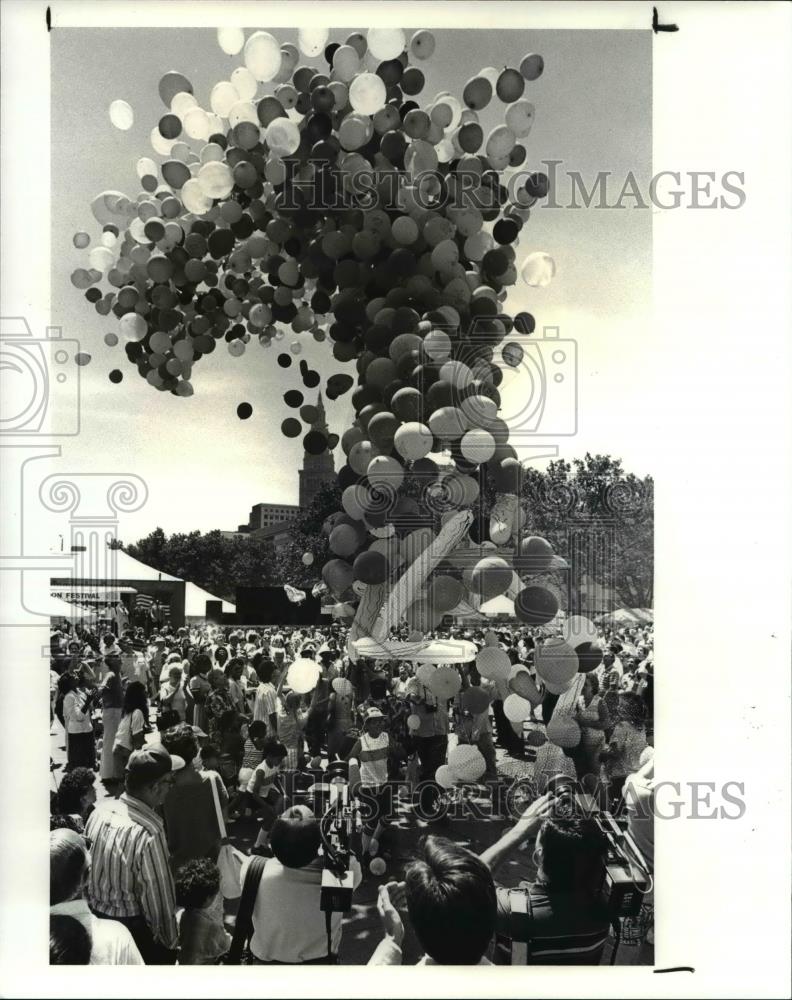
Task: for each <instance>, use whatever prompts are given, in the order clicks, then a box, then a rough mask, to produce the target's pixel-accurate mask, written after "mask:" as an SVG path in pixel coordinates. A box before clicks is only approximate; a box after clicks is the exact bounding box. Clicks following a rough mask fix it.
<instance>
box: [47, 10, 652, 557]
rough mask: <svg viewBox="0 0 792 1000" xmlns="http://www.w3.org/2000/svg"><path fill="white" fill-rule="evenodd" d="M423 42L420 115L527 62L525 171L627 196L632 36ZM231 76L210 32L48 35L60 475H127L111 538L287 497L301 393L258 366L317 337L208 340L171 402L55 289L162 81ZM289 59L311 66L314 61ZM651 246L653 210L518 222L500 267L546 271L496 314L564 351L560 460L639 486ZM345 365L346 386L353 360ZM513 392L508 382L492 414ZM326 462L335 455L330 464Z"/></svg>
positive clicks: (634, 84) (643, 47) (634, 70)
mask: <svg viewBox="0 0 792 1000" xmlns="http://www.w3.org/2000/svg"><path fill="white" fill-rule="evenodd" d="M264 27H265V26H264ZM418 27H420V25H419V26H418ZM351 30H353V28H352V27H350V28H344V29H342V30H340V31H332V30H331V35H330V37H331V40H334V41H343V40H344V39H345V38H346V37H347V35H348V34H349V32H350V31H351ZM360 30H363V31H365V26H361V28H360ZM406 30H407V31H408V33H410V32H411V31H412V30H414V29H413V28H408V29H406ZM273 33H274V34H275V35H276V37H278V39H279V40H280V41H281V42H285V41H295V40H296V30H294V29H292V30H280V29H273ZM435 36H436V39H437V47H436V51H435V54H434V56H433V57H432V59H430V60H428V61H426V62H424V63H422V64H421V69H422V70H423V71H424V72H425V75H426V81H427V82H426V86H425V88H424V91H423V92H422V94H421V95H420V96H419V100H420V101H421V102H422V103H423V102H428V101H429V100H430V99H431V98H432V96H433V95H434V94H435V93H437V92H438V91H441V90H448V91H450V92H451V93H453V94H456V95H458V96H461V92H462V89H463V87H464V84H465V82H466V81H467V80H468V79H469V78H470V77H471V76H473V75H475V73H476V72H478V70H479V69H481V68H482V67H485V66H496V67H501V66H503V65H519V62H520V60H521V58H522V57H523V56H524V55H525V54H526V53H527V52H529V51H535V52H539V53H541V54H542V56H543V57H544V59H545V71H544V74H543V76H542V77H541V78H540V79H539V80H538V81H536V82H534V83H531V84H529V85H528V87H529V90H528V92H527V93H526V96H528V97H529V99H530V100H532V101H533V102H534V104H535V105H536V121H535V124H534V127H533V130H532V132H531V134H530V136H529V137H528V139H527V141H526V145H527V148H528V159H527V161H526V166H527V167H528V168H540V169H541V164H542V161H544V160H561V161H562V166H561V167H558V168H557V169H558V171H559V172H560V171H564V170H571V171H577V172H579V173H580V174H581V175H582V176H583V178H584V179H587V180H588V182H589V186H590V184H591V183H593V181H594V178H595V177H596V175H597V173H598V172H599V171H611V172H612V174H613V176H614V178H617V179H623V178H625V177H626V176H627V174H628V173H630V172H632V174H633V175H634V176H635V177H636V178H637V179H638V180H639V183H640V184H641V187H642V189H645V188H646V186H647V185H648V181H649V178H650V176H651V171H652V165H651V156H652V134H651V108H652V90H651V85H652V80H651V75H652V74H651V58H652V55H651V33H650V32H636V31H548V30H544V31H530V32H529V31H504V30H500V29H499V30H492V31H490V30H482V31H476V30H458V31H453V30H437V31H435ZM241 62H242V60H241V56H236V57H230V56H226V55H225V54H224V53H223V52H222V51H221V49H220V48H219V46H218V44H217V41H216V35H215V32H214V30H212V29H184V30H181V29H175V28H174V29H166V28H162V29H157V28H141V29H83V28H64V29H59V30H58V31H57V32H53V34H52V63H51V66H52V106H51V107H52V234H51V235H52V287H51V300H52V323H53V324H55V325H59V326H62V327H63V328H64V335H65V336H66V337H74V338H76V339H78V340H79V341H80V345H81V349H82V350H84V351H87V352H88V353H90V354H91V355H92V362H91V364H90V365H88V366H87V367H85V368H83V369H81V378H82V410H81V420H82V422H81V432H80V435H79V436H78V437H76V438H74V439H65V440H64V444H63V461H64V464H65V466H67V467H68V468H70V469H71V470H73V471H75V472H81V471H99V470H102V471H108V472H128V473H134V474H137V475H139V476H141V477H142V478H143V479H144V480H145V481H146V483H147V485H148V489H149V499H148V502H147V503H146V505H145V506H144V507H143V508H142V509H141V510H140V511H139V512H137V513H135V514H130V515H128V516H125V518H124V519H123V522H122V526H121V531H122V536H123V537H124V540H125V541H128V542H129V541H133V540H135V539H137V538H138V537H141V536H144V535H146V534H148V533H149V532H150V531H151V530H153V528H155V527H157V526H161V527H162V528H163V529H164V530H165V531H166V532H168V533H169V534H170V533H172V532H174V531H190V530H194V529H199V530H202V531H208V530H211V529H213V528H220V529H224V530H232V529H234V528H235V527H236V526H237V525H238V524H241V523H243V522H244V521H245V519H246V517H247V514H248V512H249V510H250V508H251V507H252V506H253V505H254V504H256V503H262V502H264V503H296V502H297V496H298V493H297V483H298V475H297V470H298V469H299V467H300V464H301V461H302V442H301V438H297V439H287V438H285V437H283V436H282V434H281V433H280V424H281V421H282V420H283V419H284V418H285V417H286V416H288V415H289V413H290V411H289V410H288V407H287V406H286V404H285V403H284V402H283V399H282V396H283V393H284V392H285V391H286V390H287V389H290V388H302V383H301V380H300V376H299V371H298V368H297V361H298V360H299V359H295V364H294V365H293V366H292V368H290V369H288V370H286V371H284V370H283V369H281V368H279V367H278V366H277V365H276V363H275V358H276V355H277V354H278V353H280V351H281V350H288V347H289V345H290V344H291V343H292V342H293V341H295V340H299V342H300V344H301V345H302V353H301V355H300V358H305V359H306V360H307V361H308V363H309V364H310V365H311V366H312V367H316V368H317V369H318V370H319V371H320V372H321V371H322V370H323V368H322V359H323V358H326V357H328V356H329V347H328V344H327V343H324V344H316V343H315V342H314V341H313V340H312V338H310V336H308V335H299V336H298V335H294V334H293V333H291V331H288V332H285V336H284V339H283V341H282V342H281V343H280V344H273V345H272V347H270V348H269V349H263V348H261V347H260V346H259V345H258V344H257V343H255V342H251V343H250V344H249V345H248V349H247V351H246V353H245V354H244V355H243V356H242V357H241V358H232V357H230V356H229V355H228V354H227V352H226V351H225V350H224V349H223V345H222V344H221V345H218V347H219V349H218V350H216V351H215V352H214V353H213V354H211V355H209V356H207V357H205V358H203V359H202V360H201V361H200V362H199V364H197V365H196V366H195V368H194V370H193V380H192V381H193V384H194V387H195V395H194V396H193V397H192V398H190V399H180V398H176V397H173V396H171V395H170V394H169V393H158V392H156V391H155V390H153V389H151V388H150V387H149V386H148V385H146V384H145V382H144V381H143V380H142V379H140V378H139V377H138V375H137V371H136V369H135V368H134V366H132V365H130V363H129V362H128V361H127V358H126V355H125V353H124V352H123V348H122V346H121V345H119V346H118V347H115V348H110V347H107V346H105V344H104V342H103V336H104V334H105V333H107V332H109V331H111V330H113V329H114V326H115V321H114V320H113V319H112V318H106V319H103V318H102V317H99V316H98V315H97V314H96V313H95V311H94V310H93V307H92V306H91V305H89V304H88V303H87V302H85V301H84V299H83V297H82V293H80V292H78V291H77V290H76V289H74V288H73V287H72V285H71V282H70V275H71V272H72V271H73V270H74V268H75V267H78V266H83V265H84V261H85V256H84V253H82V252H80V251H78V250H76V249H75V248H74V247H73V245H72V237H73V235H74V233H75V232H77V231H78V230H82V229H84V230H86V231H88V232H89V233H90V234H91V235H92V236H95V235H97V234H98V227H97V225H96V223H95V221H94V220H93V217H92V215H91V212H90V201H91V199H92V198H93V197H94V196H95V195H96V194H98V193H99V192H100V191H103V190H107V189H115V190H120V191H124V192H125V193H127V194H129V195H131V196H134V194H136V193H137V190H138V189H139V185H138V181H137V176H136V173H135V163H136V162H137V160H138V159H139V158H140V157H142V156H150V157H152V158H153V159H154V160H155V161H158V160H159V159H160V158H158V157H157V156H156V154H154V153H153V151H152V149H151V145H150V141H149V133H150V132H151V129H152V127H153V126H154V125H155V124H156V122H157V121H158V119H159V117H160V116H161V115H162V113H163V112H164V105H162V102H161V101H160V99H159V96H158V93H157V84H158V81H159V79H160V77H161V76H162V74H163V73H164V72H166V71H168V70H170V69H178V70H179V71H181V72H183V73H185V75H186V76H187V77H188V78H189V79H190V80H191V81H192V83H193V85H194V89H195V94H196V97H197V98H198V100H199V103H202V104H204V105H207V104H208V95H209V91H210V90H211V87H212V86H213V85H214V83H216V82H218V81H219V80H222V79H227V78H228V76H229V75H230V73H231V72H232V71H233V69H234V68H235V67H236V66H237V65H240V64H241ZM305 62H306V63H311V64H313V65H321V62H322V59H321V57H319V58H317V59H314V60H307V59H306V60H305ZM117 98H119V99H123V100H126V101H128V102H129V103H130V104H131V105H132V107H133V109H134V112H135V124H134V126H133V127H132V129H130V130H129V131H128V132H120V131H118V130H117V129H115V128H113V126H112V125H111V124H110V121H109V117H108V107H109V104H110V102H111V101H113V100H115V99H117ZM504 112H505V106H504V105H502V104H501V103H500V102H499V101H497V99H493V101H492V103H491V105H490V106H489V108H487V109H486V112H484V113H483V114H482V124H483V126H484V128H485V132H486V131H487V130H488V129H489V128H491V127H492V126H493V125H495V124H497V123H498V122H499V121H502V120H503V114H504ZM564 187H565V188H568V184H565V185H564ZM620 187H621V184H620V183H617V184H616V185H615V188H616V190H617V191H618V190H619V189H620ZM627 204H629V202H627ZM651 241H652V210H651V209H645V208H644V209H635V208H631V207H625V208H623V209H611V210H603V209H599V210H597V209H595V208H593V207H592V208H589V209H582V208H579V209H574V210H573V209H567V208H554V209H551V208H544V209H542V208H536V209H535V210H534V212H533V214H532V217H531V219H530V221H529V222H528V224H527V225H526V226H525V227H524V229H523V231H522V234H521V238H520V242H519V245H518V248H517V251H518V262H519V261H520V260H521V259H522V258H524V257H525V256H526V255H527V254H528V253H530V252H532V251H534V250H543V251H546V252H547V253H549V254H550V255H551V256H552V257H553V258H554V259H555V261H556V265H557V274H556V277H555V279H554V281H553V283H552V284H551V285H550V286H549V287H548V288H544V289H531V288H528V287H527V286H526V285H525V284H523V283H522V282H518V284H517V285H516V286H515V287H513V288H512V289H510V291H509V297H508V299H507V301H506V306H505V307H506V310H507V311H508V312H510V313H512V314H514V313H516V312H518V311H520V309H529V310H530V311H531V312H532V313H533V314H534V315H535V316H536V320H537V331H536V333H535V334H534V336H533V338H531V339H532V340H535V339H537V338H539V337H540V336H541V330H542V328H543V327H544V326H550V327H553V326H555V327H559V330H560V336H561V337H562V338H566V339H574V340H575V341H576V342H577V350H578V359H579V373H578V374H579V414H580V420H579V429H578V433H577V434H576V435H574V436H572V437H566V438H559V439H557V441H556V442H555V443H556V444H557V445H558V447H559V457H562V458H565V459H567V460H570V459H572V458H575V457H582V456H583V455H584V454H585V452H586V451H591V452H601V453H609V454H613V455H614V456H616V457H619V458H621V459H622V460H623V462H624V465H625V468H626V469H627V470H628V471H632V472H635V473H636V474H638V475H645V474H647V473H651V472H652V468H653V464H654V460H653V454H654V453H653V451H652V449H657V448H662V447H663V444H662V440H660V439H659V435H657V434H656V433H655V431H656V424H657V421H656V418H655V416H654V414H653V413H651V412H647V408H646V405H645V400H646V398H647V396H646V393H645V390H644V385H645V380H646V379H647V378H651V370H650V369H648V368H647V359H648V358H651V354H652V350H653V347H654V345H653V344H652V342H651V333H650V324H651ZM527 342H528V341H527V339H526V340H525V343H527ZM113 368H119V369H121V371H122V372H123V373H124V381H123V382H122V383H121V385H119V386H116V385H113V384H111V383H110V382H109V380H108V378H107V375H108V372H109V371H110V370H111V369H113ZM338 368H339V366H338V363H337V362H333V370H338ZM326 370H327V368H326V367H325V371H326ZM344 370H346V371H349V372H350V373H351V374H353V375H354V364H348V365H346V366H344ZM530 391H531V388H530V387H529V386H525V385H522V384H520V383H514V384H513V385H512V386H511V388H510V389H509V390H508V391H507V393H506V398H505V399H504V410H505V411H509V410H513V409H514V401H515V400H516V399H519V398H522V397H523V396H525V395H526V394H527V393H529V392H530ZM310 395H312V392H311V393H310ZM350 395H351V394H347V395H346V396H344V397H341V399H339V400H337V401H335V402H332V401H328V403H327V414H328V423H329V425H330V429H331V430H332V431H334V432H336V433H339V434H340V433H342V432H343V430H344V429H345V427H346V426H348V424H349V421H350V419H351V417H352V409H351V403H350ZM245 401H246V402H249V403H251V405H252V407H253V415H252V417H251V418H250V419H249V420H246V421H240V420H239V419H238V417H237V415H236V408H237V405H238V404H239V403H240V402H245ZM537 443H540V442H537ZM541 443H542V444H544V443H546V442H545V440H544V439H541ZM523 457H526V458H527V457H528V454H527V453H523ZM342 461H343V459H342V458H339V453H337V454H336V467H339V466H340V465H341V464H342ZM545 463H546V459H544V460H541V461H540V462H538V463H537V464H540V465H544V464H545Z"/></svg>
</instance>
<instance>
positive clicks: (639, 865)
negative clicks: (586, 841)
mask: <svg viewBox="0 0 792 1000" xmlns="http://www.w3.org/2000/svg"><path fill="white" fill-rule="evenodd" d="M594 819H595V820H596V822H597V826H598V827H599V828H600V830H601V831H602V833H603V834H604V835H605V839H606V840H607V842H608V853H607V857H606V859H605V879H604V881H603V883H602V896H603V899H604V900H605V903H606V905H607V907H608V909H609V911H610V913H611V916H613V917H637V916H638V914H639V912H640V910H641V904H642V903H643V898H644V896H645V895H646V893H647V892H648V891H649V889H650V878H649V873H648V868H647V865H646V861H645V860H644V857H643V855H642V854H641V852H640V850H639V849H638V847H637V845H636V843H635V841H634V840H633V839H632V837H631V836H630V835H629V833H628V832H627V830H626V829H622V827H621V826H620V825H619V824H618V823H617V822H616V820H615V818H614V817H613V816H612V815H611V813H609V812H603V813H599V814H598V815H596V816H595V817H594Z"/></svg>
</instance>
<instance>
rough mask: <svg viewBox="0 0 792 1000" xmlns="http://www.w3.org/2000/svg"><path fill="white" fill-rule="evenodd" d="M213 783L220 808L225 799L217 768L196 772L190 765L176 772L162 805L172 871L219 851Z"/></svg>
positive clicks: (214, 854) (212, 856)
mask: <svg viewBox="0 0 792 1000" xmlns="http://www.w3.org/2000/svg"><path fill="white" fill-rule="evenodd" d="M213 781H214V782H216V785H217V790H218V794H219V796H220V808H221V810H222V808H223V805H224V804H225V803H226V802H227V801H228V796H227V795H226V791H225V787H224V785H223V782H222V779H221V778H220V775H219V774H218V773H217V772H216V771H196V770H195V769H194V768H193V767H190V768H189V769H185V770H184V771H182V772H180V773H179V774H178V777H177V779H176V781H175V782H174V784H173V786H172V787H171V789H170V791H169V792H168V796H167V798H166V799H165V802H164V803H163V806H162V813H163V817H164V819H165V835H166V837H167V840H168V850H169V851H170V855H171V865H172V867H173V870H174V871H175V870H176V869H177V868H179V867H180V866H181V865H183V864H185V863H186V862H187V861H193V860H195V859H197V858H211V859H212V860H214V859H215V858H216V857H217V854H218V852H219V850H220V828H219V826H218V823H217V810H216V809H215V804H214V796H213V795H212V784H211V783H212V782H213Z"/></svg>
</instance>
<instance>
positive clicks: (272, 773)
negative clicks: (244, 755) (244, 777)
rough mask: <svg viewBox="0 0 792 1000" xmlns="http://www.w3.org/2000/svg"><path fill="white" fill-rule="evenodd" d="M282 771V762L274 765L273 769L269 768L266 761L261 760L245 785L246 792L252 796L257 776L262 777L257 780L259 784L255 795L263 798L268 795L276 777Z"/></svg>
mask: <svg viewBox="0 0 792 1000" xmlns="http://www.w3.org/2000/svg"><path fill="white" fill-rule="evenodd" d="M282 770H283V763H282V762H280V763H278V764H275V766H274V767H270V766H269V764H268V763H267V762H266V760H263V761H262V762H261V763H260V764H259V765H258V767H256V768H255V770H254V771H253V774H251V776H250V781H248V783H247V791H249V792H250V794H251V795H253V794H254V791H253V790H254V788H255V787H256V779H257V776H258V775H262V779H259V780H260V781H261V783H260V785H259V787H258V791H257V792H256V793H255V794H257V795H259V796H261V797H262V798H263V797H264V796H265V795H267V794H268V792H269V791H270V789H271V788H272V784H273V782H274V780H275V778H276V776H277V775H278V774H280V772H281V771H282Z"/></svg>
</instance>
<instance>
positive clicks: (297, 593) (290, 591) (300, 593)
mask: <svg viewBox="0 0 792 1000" xmlns="http://www.w3.org/2000/svg"><path fill="white" fill-rule="evenodd" d="M283 589H284V590H285V591H286V596H287V597H288V598H289V600H290V601H291V602H292V604H301V603H302V602H303V601H304V600H305V591H304V590H298V589H297V588H296V587H290V586H289V585H288V583H284V585H283Z"/></svg>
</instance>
